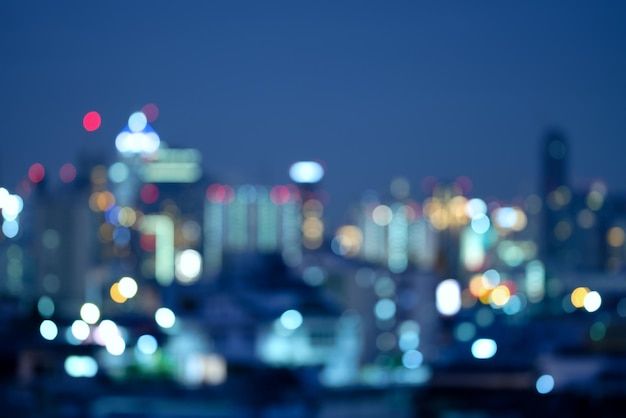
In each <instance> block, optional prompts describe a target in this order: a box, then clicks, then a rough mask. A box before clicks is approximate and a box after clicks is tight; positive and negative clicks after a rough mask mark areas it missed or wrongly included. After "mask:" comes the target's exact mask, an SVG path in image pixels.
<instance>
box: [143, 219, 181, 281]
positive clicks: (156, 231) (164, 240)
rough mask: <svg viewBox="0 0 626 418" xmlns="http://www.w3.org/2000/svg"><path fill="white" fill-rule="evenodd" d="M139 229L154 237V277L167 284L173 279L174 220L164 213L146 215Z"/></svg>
mask: <svg viewBox="0 0 626 418" xmlns="http://www.w3.org/2000/svg"><path fill="white" fill-rule="evenodd" d="M141 231H142V232H143V233H145V234H153V235H154V236H155V237H156V251H155V268H154V277H155V278H156V279H157V281H158V282H159V284H161V285H163V286H168V285H170V284H171V283H172V281H173V280H174V222H173V221H172V220H171V219H170V217H169V216H166V215H146V216H144V218H143V221H142V223H141Z"/></svg>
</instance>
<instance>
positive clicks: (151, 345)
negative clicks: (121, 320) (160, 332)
mask: <svg viewBox="0 0 626 418" xmlns="http://www.w3.org/2000/svg"><path fill="white" fill-rule="evenodd" d="M157 348H159V344H158V343H157V340H156V338H154V337H153V336H152V335H142V336H141V337H139V339H137V349H138V350H139V351H140V352H141V353H143V354H146V355H151V354H154V353H156V351H157Z"/></svg>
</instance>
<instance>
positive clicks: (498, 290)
mask: <svg viewBox="0 0 626 418" xmlns="http://www.w3.org/2000/svg"><path fill="white" fill-rule="evenodd" d="M509 299H511V291H510V290H509V288H508V287H506V286H504V285H500V286H496V287H495V289H493V290H492V291H491V302H492V303H493V304H494V305H496V306H504V305H506V304H507V302H508V301H509Z"/></svg>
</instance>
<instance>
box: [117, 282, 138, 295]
mask: <svg viewBox="0 0 626 418" xmlns="http://www.w3.org/2000/svg"><path fill="white" fill-rule="evenodd" d="M117 290H119V292H120V295H122V296H124V297H125V298H126V299H130V298H132V297H134V296H135V295H136V294H137V282H136V281H135V279H133V278H132V277H122V278H121V279H120V281H119V282H118V284H117Z"/></svg>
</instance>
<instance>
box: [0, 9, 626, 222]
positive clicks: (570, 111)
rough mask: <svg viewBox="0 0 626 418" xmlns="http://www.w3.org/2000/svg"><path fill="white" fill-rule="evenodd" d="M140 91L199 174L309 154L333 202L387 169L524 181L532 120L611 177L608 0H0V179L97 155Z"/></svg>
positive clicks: (613, 74) (343, 206)
mask: <svg viewBox="0 0 626 418" xmlns="http://www.w3.org/2000/svg"><path fill="white" fill-rule="evenodd" d="M548 3H549V4H548ZM148 102H154V103H156V104H158V106H159V108H160V111H161V115H160V117H159V120H158V121H157V122H156V123H155V125H154V128H155V129H156V130H157V132H159V134H160V136H161V139H162V140H164V141H166V142H168V143H169V144H171V145H176V146H192V147H197V148H199V149H200V150H201V151H202V153H203V155H204V159H205V160H204V163H205V167H206V169H207V171H208V172H209V173H210V174H211V175H213V176H214V177H215V178H216V179H217V180H220V181H225V182H237V183H239V182H252V183H278V182H286V181H287V170H288V167H289V165H290V164H291V163H292V162H294V161H296V160H299V159H319V160H322V161H324V162H325V164H326V167H327V177H326V183H325V184H326V187H327V189H328V191H329V193H330V196H331V201H330V211H331V217H334V219H335V220H336V221H337V222H338V221H341V220H343V218H342V216H343V214H344V213H346V210H347V208H348V205H349V204H350V203H351V202H354V201H355V200H356V199H357V198H358V197H359V196H360V195H361V194H362V192H363V191H365V190H366V189H377V190H379V191H383V190H386V189H387V185H388V183H389V181H390V180H391V179H392V178H393V177H394V176H396V175H404V176H407V177H408V178H409V179H411V180H412V182H413V183H414V184H415V185H418V184H419V181H420V180H421V179H422V178H423V177H424V176H427V175H434V176H437V177H442V178H448V179H454V178H455V177H456V176H459V175H467V176H469V177H471V178H472V180H473V181H474V186H475V187H474V192H475V193H477V194H479V195H482V196H484V197H487V196H499V197H503V198H507V199H508V198H512V197H514V196H516V195H519V194H525V193H528V192H532V191H535V190H536V186H537V182H538V180H537V176H538V170H539V167H538V162H539V161H538V156H539V142H540V141H539V139H540V137H541V135H542V132H543V131H544V129H545V128H546V127H548V126H558V127H561V128H562V129H563V130H564V132H565V133H566V134H567V135H568V136H569V138H570V142H571V145H572V148H573V149H572V168H573V174H574V179H575V180H576V181H577V182H579V183H581V184H582V183H584V182H586V181H589V180H590V179H593V178H598V177H599V178H604V179H605V180H606V181H607V182H608V184H609V188H610V189H617V190H622V191H623V190H626V187H624V186H625V185H624V183H623V182H624V178H625V174H626V170H624V168H623V167H624V158H625V157H626V3H625V2H620V1H614V2H600V1H598V2H595V1H589V2H587V4H586V5H580V4H578V5H572V4H571V2H567V1H563V2H545V1H536V2H530V1H529V2H526V1H523V2H522V1H518V2H513V1H510V2H503V1H493V2H490V1H481V2H467V1H459V2H428V3H419V4H417V2H388V1H380V2H364V1H354V2H348V1H328V2H325V1H316V2H311V1H307V2H305V1H285V2H274V1H267V2H266V1H258V0H257V1H250V2H238V1H223V2H216V1H215V2H214V1H205V2H201V1H197V2H179V1H164V2H156V1H149V2H139V1H124V2H110V1H106V2H105V1H101V2H87V1H80V2H79V1H76V2H62V1H54V2H43V1H42V2H31V1H6V0H3V1H2V2H0V143H1V144H2V147H1V148H0V183H4V184H5V185H8V186H9V187H11V188H13V186H14V185H15V184H16V183H17V181H18V180H19V179H20V178H21V177H23V176H24V175H25V173H26V171H27V169H28V166H29V165H30V164H31V163H32V162H34V161H40V162H42V163H43V164H44V165H45V166H46V167H47V168H48V170H49V171H53V172H54V174H55V176H56V173H57V172H58V169H59V167H60V166H61V164H63V163H64V162H67V161H76V159H77V156H78V154H79V152H80V151H81V150H86V151H91V152H98V153H100V152H103V153H106V154H107V155H110V156H113V155H114V150H115V148H114V139H115V136H116V134H117V133H118V132H119V130H120V129H121V128H122V127H123V126H124V125H125V123H126V119H127V117H128V115H129V114H130V113H131V112H133V111H135V110H138V109H140V108H141V107H142V106H143V105H144V104H145V103H148ZM89 110H97V111H99V112H100V113H101V114H102V117H103V125H102V128H101V129H100V130H99V131H97V132H96V133H94V134H89V133H87V132H85V131H84V130H83V129H82V125H81V120H82V116H83V115H84V114H85V113H86V112H87V111H89Z"/></svg>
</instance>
